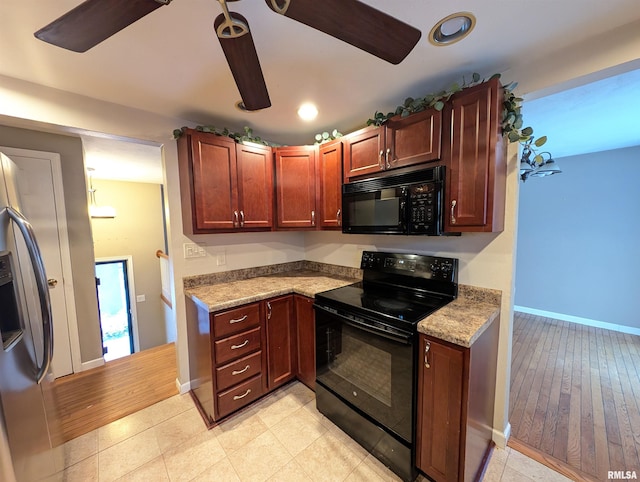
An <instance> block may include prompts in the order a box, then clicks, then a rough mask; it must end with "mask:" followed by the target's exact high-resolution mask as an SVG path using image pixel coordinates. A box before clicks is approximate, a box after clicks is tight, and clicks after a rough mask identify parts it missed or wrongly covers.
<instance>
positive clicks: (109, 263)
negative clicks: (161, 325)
mask: <svg viewBox="0 0 640 482" xmlns="http://www.w3.org/2000/svg"><path fill="white" fill-rule="evenodd" d="M95 269H96V284H97V293H98V310H99V314H100V333H101V336H102V351H103V356H104V360H105V361H106V362H108V361H111V360H115V359H117V358H122V357H123V356H128V355H131V354H133V353H135V352H136V351H138V350H139V349H138V348H137V346H138V344H137V343H136V340H137V336H136V334H137V326H136V316H135V308H134V306H135V305H134V304H133V302H132V299H131V295H132V293H134V292H135V290H134V289H133V286H132V284H133V280H132V275H131V273H132V271H133V270H132V267H131V257H122V258H110V259H99V260H98V259H97V260H96V268H95Z"/></svg>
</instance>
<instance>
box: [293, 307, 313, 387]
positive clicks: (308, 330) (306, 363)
mask: <svg viewBox="0 0 640 482" xmlns="http://www.w3.org/2000/svg"><path fill="white" fill-rule="evenodd" d="M293 303H294V307H295V314H296V316H295V318H296V335H297V340H296V342H297V343H296V345H297V350H296V351H297V357H298V360H297V361H298V370H297V374H296V376H297V377H298V380H300V381H301V382H302V383H304V384H305V385H306V386H308V387H309V388H310V389H311V390H315V389H316V321H315V314H314V312H313V299H312V298H307V297H306V296H300V295H294V297H293Z"/></svg>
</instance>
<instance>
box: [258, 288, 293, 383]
mask: <svg viewBox="0 0 640 482" xmlns="http://www.w3.org/2000/svg"><path fill="white" fill-rule="evenodd" d="M263 303H264V306H265V317H266V320H265V322H266V333H267V360H268V362H267V363H268V370H267V373H268V379H269V383H268V387H269V390H271V389H273V388H276V387H278V386H279V385H282V384H283V383H286V382H288V381H290V380H293V378H295V376H296V356H295V353H296V334H295V329H296V326H295V320H294V318H293V296H291V295H288V296H282V297H280V298H273V299H270V300H266V301H263Z"/></svg>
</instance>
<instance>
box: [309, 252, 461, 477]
mask: <svg viewBox="0 0 640 482" xmlns="http://www.w3.org/2000/svg"><path fill="white" fill-rule="evenodd" d="M360 266H361V268H362V270H363V280H362V281H361V282H359V283H355V284H352V285H348V286H344V287H342V288H336V289H333V290H330V291H325V292H322V293H318V294H317V295H316V302H315V304H314V309H315V312H316V406H317V408H318V410H319V411H320V412H321V413H323V414H324V415H325V416H326V417H327V418H328V419H329V420H331V421H332V422H334V423H335V424H336V425H338V426H339V427H340V428H341V429H342V430H344V431H345V432H346V433H348V434H349V435H350V436H351V437H352V438H353V439H354V440H356V441H357V442H358V443H360V445H362V446H363V447H364V448H366V449H367V450H368V451H369V452H370V453H372V454H373V455H374V456H376V457H377V458H378V459H379V460H380V461H382V462H383V463H384V464H385V465H387V466H388V467H389V468H390V469H391V470H393V471H394V472H395V473H396V474H398V475H399V476H400V477H401V478H402V479H403V480H407V481H412V480H414V479H415V477H416V475H417V471H416V468H415V463H414V461H415V401H416V383H417V359H418V353H417V347H418V343H417V337H418V331H417V325H418V323H419V322H420V321H421V320H423V319H424V318H426V317H427V316H429V315H430V314H431V313H433V312H434V311H436V310H438V309H439V308H441V307H443V306H444V305H446V304H447V303H449V302H451V301H452V300H454V299H455V298H456V296H457V293H458V283H457V276H458V274H457V273H458V260H457V259H453V258H442V257H435V256H427V255H418V254H405V253H380V252H370V251H365V252H363V253H362V260H361V264H360Z"/></svg>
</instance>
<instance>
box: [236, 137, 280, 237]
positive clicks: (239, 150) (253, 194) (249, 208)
mask: <svg viewBox="0 0 640 482" xmlns="http://www.w3.org/2000/svg"><path fill="white" fill-rule="evenodd" d="M236 156H237V164H238V207H239V211H238V217H239V225H240V228H245V229H251V228H262V229H264V228H271V227H273V157H272V156H273V154H272V152H271V148H270V147H267V146H265V147H260V146H245V145H244V144H237V146H236Z"/></svg>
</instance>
